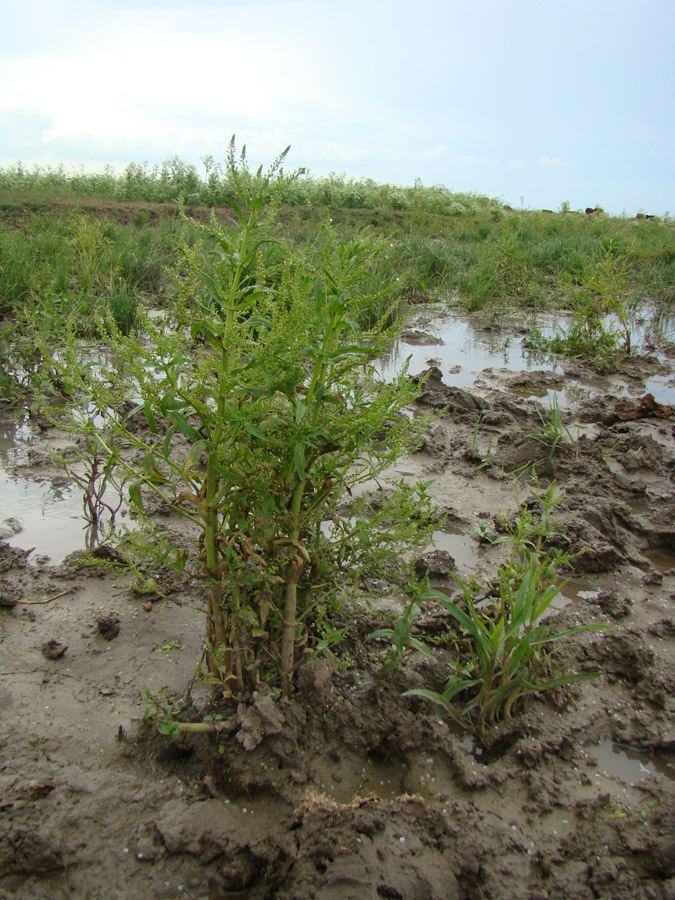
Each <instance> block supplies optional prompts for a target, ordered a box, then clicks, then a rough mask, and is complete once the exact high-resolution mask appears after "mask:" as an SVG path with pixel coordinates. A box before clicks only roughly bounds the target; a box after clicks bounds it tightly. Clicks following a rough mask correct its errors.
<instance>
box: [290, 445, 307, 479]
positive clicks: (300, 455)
mask: <svg viewBox="0 0 675 900" xmlns="http://www.w3.org/2000/svg"><path fill="white" fill-rule="evenodd" d="M293 462H294V463H295V471H296V472H297V473H298V478H299V479H300V480H302V479H303V478H304V477H305V448H304V447H303V445H302V444H296V445H295V447H294V448H293Z"/></svg>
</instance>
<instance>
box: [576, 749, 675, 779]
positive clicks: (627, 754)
mask: <svg viewBox="0 0 675 900" xmlns="http://www.w3.org/2000/svg"><path fill="white" fill-rule="evenodd" d="M586 750H587V751H588V753H589V754H590V755H591V756H593V757H594V758H595V759H596V761H597V763H598V765H599V766H600V768H601V769H602V770H603V771H604V772H605V773H606V774H607V775H612V776H613V777H615V778H620V779H621V781H625V782H626V784H637V783H638V782H640V781H644V780H645V778H649V777H650V776H651V775H665V776H666V778H670V779H671V780H675V768H674V767H673V761H672V760H669V759H667V758H666V757H665V756H663V755H661V754H659V753H654V752H650V751H648V750H645V751H643V750H638V749H636V748H635V747H627V746H625V745H623V744H618V743H616V742H615V741H601V742H600V743H599V744H595V745H594V746H592V747H586Z"/></svg>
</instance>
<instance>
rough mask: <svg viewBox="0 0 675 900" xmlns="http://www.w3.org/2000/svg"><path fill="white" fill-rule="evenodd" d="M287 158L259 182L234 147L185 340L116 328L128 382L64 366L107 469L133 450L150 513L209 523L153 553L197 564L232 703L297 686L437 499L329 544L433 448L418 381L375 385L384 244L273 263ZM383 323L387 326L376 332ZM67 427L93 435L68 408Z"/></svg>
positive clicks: (328, 244)
mask: <svg viewBox="0 0 675 900" xmlns="http://www.w3.org/2000/svg"><path fill="white" fill-rule="evenodd" d="M283 159H284V154H282V155H281V156H280V157H279V158H278V159H277V160H275V161H274V163H273V164H272V166H271V167H270V169H269V171H268V172H267V173H266V174H263V173H262V171H258V172H257V173H254V172H252V171H251V170H250V169H249V167H248V164H247V161H246V158H245V154H244V153H242V154H240V155H239V156H237V155H236V152H235V147H234V144H232V145H231V147H230V153H229V157H228V172H229V179H230V183H231V186H232V195H231V197H230V204H231V206H232V209H233V211H234V214H235V216H236V220H237V224H236V227H234V228H233V227H231V226H230V225H223V224H221V223H220V222H218V221H217V220H216V218H215V217H212V218H211V220H210V221H209V222H208V223H206V224H202V225H199V226H197V228H198V232H199V233H200V234H201V235H203V238H204V239H203V240H199V241H196V242H193V243H188V241H184V242H183V243H182V245H181V248H180V266H179V271H178V272H176V273H175V274H174V278H173V282H174V289H175V307H174V310H173V316H172V321H171V327H167V326H166V325H165V324H164V323H160V325H153V323H152V322H147V323H146V324H145V329H146V334H147V339H146V338H145V337H144V340H143V341H142V342H141V341H140V340H139V339H138V338H137V337H136V336H135V335H133V334H129V335H126V336H125V335H124V334H122V333H121V332H120V330H119V329H118V328H116V327H115V324H114V323H113V322H110V321H109V322H108V323H107V325H106V328H107V332H106V334H107V338H108V340H109V341H110V342H111V343H112V345H113V346H114V348H115V352H116V354H117V360H118V362H117V366H118V367H120V366H122V367H123V370H124V372H125V380H124V383H121V379H120V378H119V377H115V374H114V373H107V372H106V371H104V370H103V369H98V370H97V369H96V368H95V367H91V366H89V367H87V366H85V365H83V364H82V363H81V361H78V351H77V346H76V343H75V342H73V341H71V342H70V343H69V345H68V348H67V350H66V352H65V353H64V361H63V365H60V360H57V361H56V362H55V363H54V365H55V366H56V368H57V369H58V377H59V378H60V379H62V380H65V381H66V382H67V384H68V391H67V394H68V396H70V397H72V398H80V397H82V396H90V397H91V398H92V403H93V406H94V408H96V409H97V410H99V411H100V412H101V416H102V419H103V428H102V434H103V435H105V436H104V437H101V438H100V439H99V445H98V446H100V447H102V448H103V449H104V451H105V452H107V453H108V456H109V458H110V459H111V460H112V459H113V456H114V455H115V447H116V446H120V445H122V446H124V448H125V452H124V453H122V454H119V455H117V456H115V459H114V462H115V466H116V469H117V471H119V472H120V473H121V474H122V476H123V478H124V480H125V482H126V484H127V486H128V491H129V497H130V500H131V502H132V504H133V505H134V506H135V507H136V508H137V509H138V510H139V511H142V510H143V504H144V501H145V499H146V498H147V496H148V494H154V495H155V496H156V497H158V498H160V499H161V500H162V502H164V503H166V504H167V505H170V506H172V507H173V508H174V509H175V510H176V511H177V512H179V513H180V514H181V515H183V516H184V517H185V518H187V519H188V520H189V521H191V522H192V523H193V524H194V525H195V526H196V527H197V530H198V532H199V535H200V536H199V539H198V541H195V543H194V544H190V543H188V544H186V545H185V546H182V547H178V546H173V547H172V546H171V543H170V540H169V538H168V537H167V536H166V535H161V534H158V535H157V537H156V538H155V539H154V540H153V541H152V546H151V552H152V553H154V554H155V556H157V555H158V554H161V555H162V557H163V560H165V561H166V560H167V559H169V560H172V564H176V565H177V564H179V563H180V564H181V565H182V566H185V565H186V560H191V561H192V565H198V566H199V567H200V568H201V569H202V571H203V573H204V576H205V578H206V580H207V582H208V585H209V601H208V613H207V648H208V650H207V665H208V669H209V681H211V682H212V683H213V684H214V685H218V686H219V688H220V690H222V691H223V692H224V693H226V694H228V693H237V694H240V693H242V692H243V691H245V690H246V689H248V688H253V687H255V685H256V684H257V683H258V681H259V680H261V679H266V678H267V677H268V673H269V672H270V671H274V672H278V674H279V678H280V680H281V684H282V686H283V688H284V689H285V690H286V691H289V690H290V686H291V683H292V678H293V673H294V669H295V666H296V663H297V660H298V658H299V657H300V655H301V653H302V651H303V649H304V648H305V646H307V645H308V644H310V645H311V641H313V640H314V638H315V625H316V623H315V614H316V611H317V610H318V609H320V608H322V607H323V606H325V604H326V602H330V598H331V597H336V596H338V595H339V594H340V592H341V591H342V590H344V589H345V587H346V586H348V585H350V584H353V583H355V581H357V580H358V578H359V577H361V576H362V574H363V573H364V572H365V571H369V572H377V571H378V567H380V568H381V567H384V566H386V565H387V564H388V563H389V562H390V561H391V560H392V559H393V558H395V557H396V555H397V554H399V553H400V546H401V545H400V543H399V541H400V538H401V536H406V537H407V538H410V539H411V540H412V543H413V544H415V543H416V542H419V540H420V536H421V535H425V534H426V533H427V532H428V530H429V528H430V527H431V518H430V515H429V511H428V506H429V498H428V496H427V495H426V494H425V492H424V489H422V491H417V492H416V491H414V490H411V489H410V488H408V487H407V486H405V485H403V484H402V485H399V486H398V488H397V489H396V490H395V491H394V493H393V495H392V497H390V498H388V500H387V502H386V503H384V504H382V506H381V509H380V510H379V511H378V513H377V514H375V515H374V516H373V517H372V519H371V520H369V521H365V520H363V519H360V518H358V517H356V521H355V522H354V523H353V524H350V525H349V526H345V527H339V528H338V529H337V534H336V536H335V537H334V538H333V537H331V536H327V535H326V534H325V533H324V532H323V531H322V529H321V523H322V522H323V521H325V520H329V521H331V520H332V521H337V520H338V518H339V517H338V516H337V514H336V508H337V504H338V503H339V501H340V499H341V497H342V496H343V495H344V492H346V491H350V490H351V488H352V487H353V486H354V485H357V484H359V483H363V482H367V481H372V480H373V479H375V481H376V482H377V479H378V476H379V474H380V473H381V472H383V471H384V469H385V468H386V467H387V466H389V465H390V464H391V462H392V461H393V460H395V459H396V458H398V457H399V456H400V455H401V454H402V453H403V452H406V450H407V449H409V448H411V447H414V446H417V445H418V444H419V442H420V440H421V436H422V434H423V432H424V429H425V428H426V426H427V425H428V422H429V419H428V417H427V418H423V419H419V420H415V421H411V420H410V419H408V418H407V417H406V416H404V415H402V414H401V413H402V411H403V410H404V409H405V408H406V407H407V406H408V405H409V403H410V402H411V400H412V398H413V397H414V395H415V391H416V390H417V388H416V386H415V385H413V384H412V383H411V381H410V380H409V379H407V377H406V374H405V372H404V373H402V375H401V377H399V378H398V379H397V380H396V381H395V382H394V383H393V384H391V385H382V384H380V383H376V381H375V380H374V370H373V369H372V367H371V365H370V364H371V362H372V361H373V360H374V359H376V358H377V357H378V355H379V354H380V353H381V352H382V351H383V349H384V348H385V347H387V346H388V345H389V344H390V343H391V340H392V338H393V336H394V333H395V332H394V331H393V330H392V329H390V328H389V327H388V325H387V322H388V321H389V318H390V317H389V314H388V310H387V308H386V307H383V289H382V287H381V286H380V285H378V284H377V282H376V281H374V279H373V278H372V275H371V273H372V271H373V269H374V266H375V263H376V261H377V260H378V258H379V256H380V253H381V246H382V245H381V242H380V241H377V240H374V239H372V238H370V237H368V236H367V235H365V234H363V233H361V232H357V233H356V234H355V235H354V236H353V237H352V238H351V239H342V238H341V236H340V235H338V234H336V233H335V232H334V230H333V229H332V228H330V227H328V226H327V227H325V228H324V229H323V230H322V232H321V233H320V235H319V237H318V239H317V240H316V242H315V243H314V244H313V245H312V246H311V247H308V248H305V249H301V248H297V247H293V246H292V245H291V244H289V243H286V244H284V246H283V252H275V253H272V252H271V251H270V249H269V248H270V247H274V245H275V242H277V241H278V237H277V234H276V232H275V227H274V223H275V218H276V212H277V205H278V202H279V197H280V192H281V191H282V189H284V187H285V186H286V184H287V181H288V178H289V177H290V178H291V180H292V176H284V175H283V172H282V163H283ZM374 309H375V310H379V309H384V311H383V312H382V314H381V315H380V314H377V315H378V321H377V322H376V324H375V325H374V326H372V327H368V328H367V330H366V328H364V326H363V325H362V324H361V323H362V322H363V321H364V318H365V320H366V321H368V320H370V319H371V318H372V311H373V310H374ZM129 408H131V412H127V410H129ZM120 410H123V411H124V412H123V413H120ZM54 415H55V416H56V417H59V416H61V418H62V420H63V421H64V424H66V425H67V426H68V427H69V428H70V429H71V430H81V429H82V424H81V423H79V424H78V421H77V419H76V417H75V416H73V415H72V412H71V414H68V413H64V411H63V410H61V411H59V410H58V409H55V411H54ZM140 417H143V418H144V419H145V422H146V423H147V428H146V429H145V430H141V429H139V428H138V427H136V421H137V419H139V418H140ZM179 438H180V440H179ZM113 441H114V442H115V443H113ZM384 521H388V524H389V529H388V531H384V530H383V531H382V532H380V531H379V530H378V529H379V525H380V524H381V523H382V522H384ZM336 637H337V632H336V633H335V634H333V635H332V636H331V637H330V638H329V636H328V635H327V634H326V633H325V632H324V634H323V635H320V637H319V640H323V641H327V640H333V639H334V638H336Z"/></svg>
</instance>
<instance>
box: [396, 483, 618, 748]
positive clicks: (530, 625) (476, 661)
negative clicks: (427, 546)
mask: <svg viewBox="0 0 675 900" xmlns="http://www.w3.org/2000/svg"><path fill="white" fill-rule="evenodd" d="M554 491H555V485H551V487H549V488H548V490H547V491H546V492H545V493H544V494H543V495H542V496H541V497H540V498H538V499H539V501H540V504H541V513H540V517H539V520H538V521H535V518H534V515H533V513H532V511H531V510H529V509H528V508H524V509H523V510H521V512H520V513H519V514H518V515H517V516H516V517H515V520H514V522H513V523H512V525H511V529H510V539H511V540H512V541H513V550H512V553H511V555H510V558H509V559H508V561H507V562H506V563H505V564H504V565H502V566H501V567H500V570H499V573H498V579H497V584H496V587H495V589H494V592H493V595H492V596H491V597H490V598H489V599H488V601H483V602H482V603H481V604H480V605H477V604H476V603H475V601H474V599H473V594H472V590H471V586H470V585H467V584H465V583H464V582H463V581H462V580H461V579H460V578H459V577H458V576H456V575H454V576H453V577H455V579H456V580H457V581H458V583H459V585H460V587H461V589H462V595H463V603H459V602H455V601H454V600H451V599H449V598H448V597H447V596H446V595H445V594H443V593H441V592H439V591H429V592H428V593H427V595H426V596H427V598H433V599H435V600H437V601H439V602H440V603H441V604H442V606H443V607H444V608H445V609H447V610H448V612H449V613H450V614H451V615H452V617H453V618H454V619H455V620H456V622H457V624H458V625H459V632H460V634H459V637H458V638H457V639H456V642H455V654H456V656H455V661H454V663H453V664H452V667H451V672H450V675H449V677H448V679H447V681H446V684H445V687H444V689H443V691H441V692H438V691H433V690H428V689H425V688H418V689H415V690H412V691H408V692H407V694H408V695H414V696H418V697H423V698H424V699H426V700H429V701H431V702H432V703H434V704H436V705H437V706H439V707H441V708H442V709H443V710H444V711H445V712H446V713H447V714H448V715H449V716H450V717H451V718H452V719H453V720H454V721H456V722H457V723H458V724H460V725H461V726H462V727H463V728H465V729H467V730H469V731H472V732H474V733H476V734H477V735H479V736H481V735H483V734H484V733H485V730H486V728H487V727H488V726H490V725H493V724H495V723H497V722H500V721H504V720H508V719H510V718H511V716H512V715H514V714H515V713H517V712H521V711H523V710H524V709H525V708H526V706H527V703H528V700H529V699H530V698H531V697H532V696H533V695H534V694H540V693H546V692H553V691H558V690H559V689H561V688H564V687H566V686H567V685H569V684H571V683H573V682H575V681H580V680H582V679H587V678H590V677H593V676H592V675H591V674H588V673H575V672H573V671H570V669H569V659H568V656H569V646H568V645H566V643H565V640H566V638H569V637H571V636H572V635H575V634H578V633H580V632H584V631H590V630H596V629H599V628H602V627H604V626H602V625H597V624H587V625H581V626H578V627H576V628H568V629H564V630H563V631H556V629H555V625H554V624H552V623H551V622H550V621H547V620H546V619H545V615H546V613H547V611H548V610H549V608H550V606H551V603H552V602H553V600H554V598H555V597H556V595H557V594H558V592H559V591H560V588H561V586H562V585H561V583H560V581H559V577H558V571H559V570H560V567H561V566H562V565H565V564H566V562H567V559H566V557H565V555H564V554H561V553H560V552H559V551H557V550H551V549H550V548H549V546H548V542H549V540H550V538H551V537H552V536H553V525H552V520H551V513H552V511H553V508H554V506H555V505H557V503H558V502H560V500H559V499H556V498H555V493H554ZM561 650H562V651H564V652H560V651H561Z"/></svg>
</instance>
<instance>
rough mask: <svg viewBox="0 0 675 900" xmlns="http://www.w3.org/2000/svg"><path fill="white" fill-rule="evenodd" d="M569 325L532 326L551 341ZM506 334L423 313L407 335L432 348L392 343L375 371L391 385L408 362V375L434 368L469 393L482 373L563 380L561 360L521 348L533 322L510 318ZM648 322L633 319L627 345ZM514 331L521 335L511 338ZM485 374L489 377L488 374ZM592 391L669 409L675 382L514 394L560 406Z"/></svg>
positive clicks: (474, 320)
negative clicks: (538, 374)
mask: <svg viewBox="0 0 675 900" xmlns="http://www.w3.org/2000/svg"><path fill="white" fill-rule="evenodd" d="M570 322H571V317H570V316H564V315H559V316H554V315H546V316H540V317H539V319H538V320H537V322H536V327H537V328H538V329H539V330H540V331H541V333H542V334H544V335H545V336H553V335H554V334H555V333H556V332H558V331H561V330H565V329H567V328H568V327H569V324H570ZM506 324H508V326H509V327H508V329H506V328H503V327H501V325H500V323H499V322H491V321H490V320H488V319H485V318H480V317H469V316H456V315H450V314H448V313H447V312H442V311H438V312H437V313H435V314H433V313H432V314H429V313H427V314H425V315H423V316H420V317H419V318H418V319H416V320H414V322H413V324H412V326H411V330H413V331H420V332H424V334H427V335H431V336H433V337H434V338H436V339H437V343H433V344H431V343H429V344H418V343H411V342H409V341H406V340H403V339H402V340H399V341H397V342H396V343H395V344H394V346H393V348H392V350H391V352H390V353H388V354H386V355H385V356H383V357H382V358H381V360H380V362H379V364H378V366H377V367H376V368H377V371H378V373H379V375H380V377H382V378H383V379H384V380H385V381H391V380H392V379H393V378H394V377H395V376H396V375H397V374H398V373H399V372H400V371H401V369H402V368H403V366H404V364H405V363H406V361H408V371H409V373H410V374H411V375H417V374H419V373H420V372H422V371H424V370H426V369H428V368H429V366H431V365H434V366H438V368H440V370H441V371H442V372H443V381H444V383H445V384H447V385H448V386H450V387H459V388H470V387H471V386H472V385H473V384H474V382H475V381H476V379H477V378H478V377H479V376H480V375H481V374H482V373H485V372H486V370H499V369H501V370H505V371H506V372H507V373H513V372H527V371H537V370H539V371H546V372H552V373H554V374H556V375H560V376H561V377H562V376H563V366H562V364H561V363H562V362H564V360H562V359H561V358H559V357H554V356H547V355H542V354H537V353H531V352H529V351H527V350H525V349H524V347H523V336H524V334H525V333H526V331H527V330H528V328H529V327H531V326H532V325H533V324H534V323H533V322H532V321H531V320H528V319H527V318H525V317H522V318H519V319H518V318H513V317H511V318H510V319H509V320H508V322H507V323H506ZM649 325H650V321H649V320H647V319H645V320H639V321H638V322H636V324H635V326H634V329H633V336H632V340H633V345H634V346H636V347H641V346H643V345H644V342H645V339H646V335H647V333H648V331H649ZM512 328H516V330H517V331H520V332H522V334H516V335H514V334H512V331H511V329H512ZM488 374H494V372H490V373H488ZM598 392H604V393H611V394H614V395H616V396H622V395H625V394H630V395H635V394H636V393H637V394H638V395H640V396H641V395H642V394H644V393H651V394H653V395H654V398H655V399H656V400H657V402H659V403H666V404H675V383H674V382H673V378H672V376H670V375H654V376H650V377H648V378H646V379H645V381H644V386H642V385H640V386H636V385H635V384H634V383H629V382H627V381H624V380H622V379H620V378H607V377H600V376H597V377H593V378H592V379H591V380H589V381H588V382H583V381H582V382H579V381H574V382H572V381H568V382H567V383H566V384H565V386H564V388H562V389H560V390H552V389H539V388H536V387H530V388H525V389H524V390H519V391H518V393H519V394H520V395H521V396H526V397H527V396H529V397H546V396H547V395H548V397H549V399H550V400H551V401H553V398H554V397H555V398H556V400H557V402H558V403H560V404H561V405H563V404H564V403H565V402H566V401H567V400H578V399H581V398H582V397H589V396H592V395H593V394H596V393H598Z"/></svg>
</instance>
